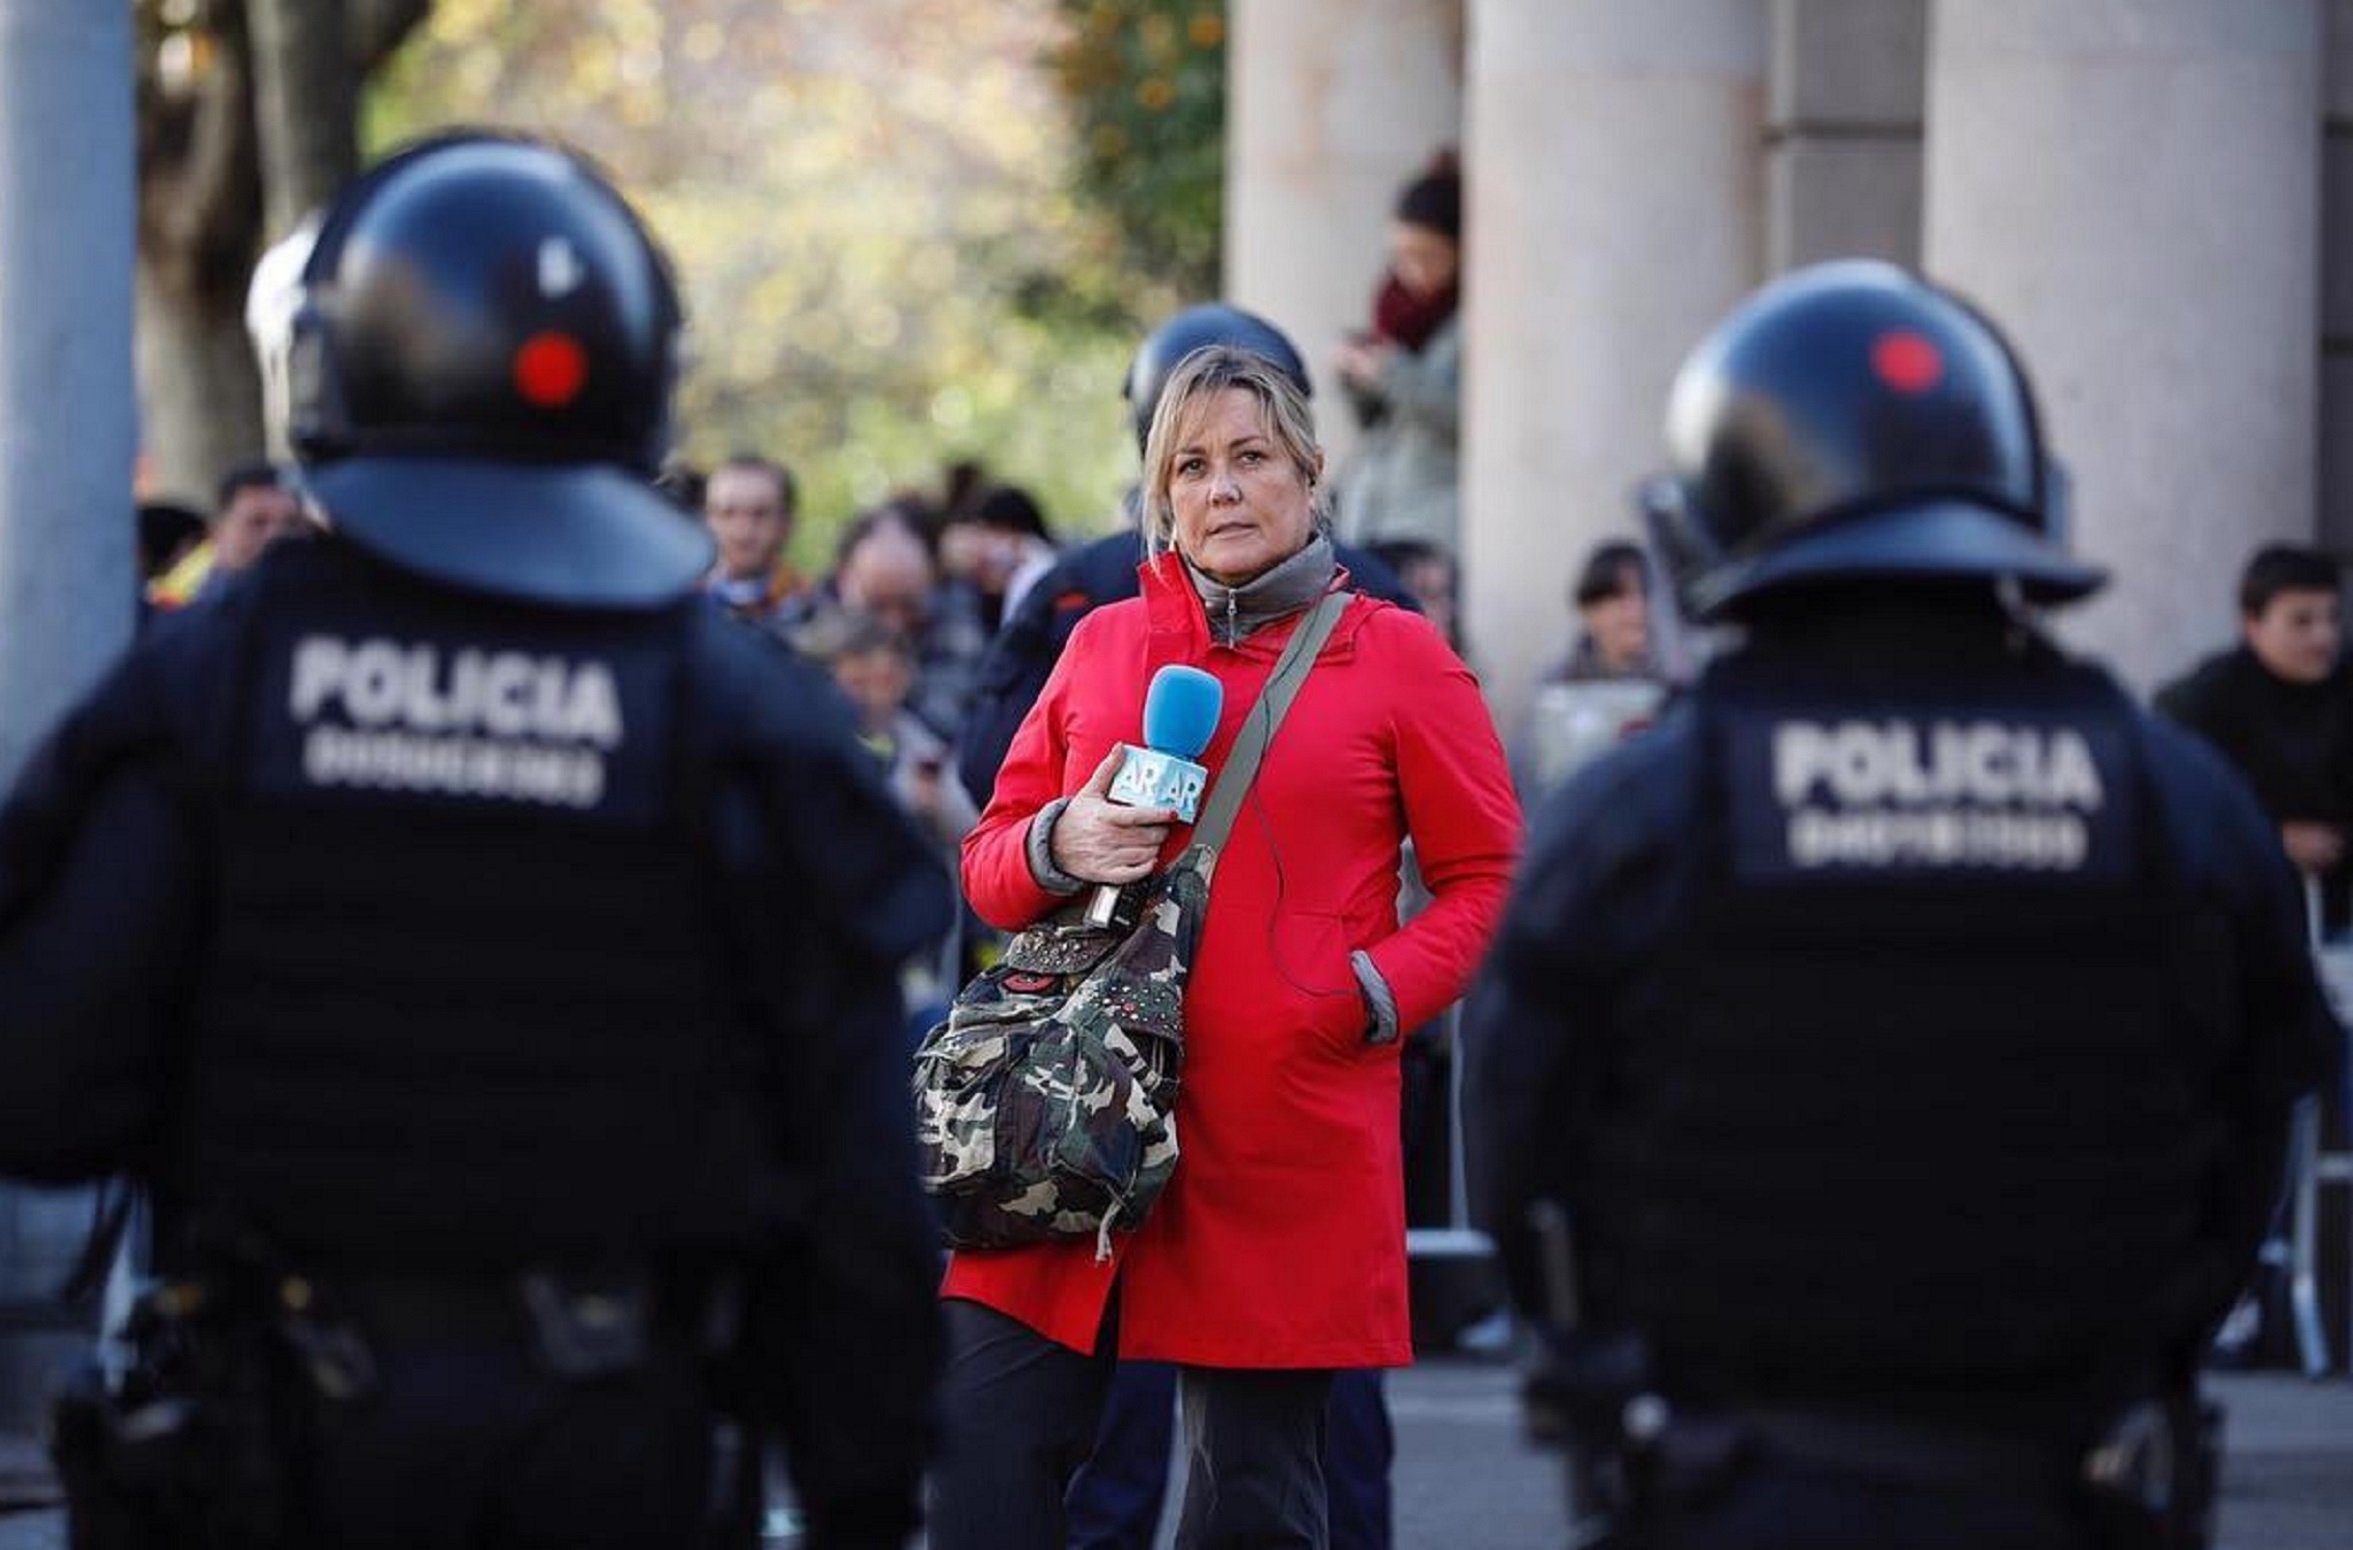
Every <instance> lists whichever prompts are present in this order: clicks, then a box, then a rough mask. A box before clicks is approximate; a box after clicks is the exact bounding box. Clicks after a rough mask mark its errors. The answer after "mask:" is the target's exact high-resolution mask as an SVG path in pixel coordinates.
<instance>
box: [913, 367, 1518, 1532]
mask: <svg viewBox="0 0 2353 1550" xmlns="http://www.w3.org/2000/svg"><path fill="white" fill-rule="evenodd" d="M1144 463H1145V482H1144V489H1145V492H1146V493H1145V509H1146V512H1147V532H1148V533H1149V535H1150V540H1151V547H1152V552H1153V558H1152V559H1151V560H1150V562H1149V563H1148V564H1147V566H1146V567H1145V570H1144V573H1143V576H1142V578H1141V581H1142V588H1143V591H1142V595H1141V596H1140V597H1138V598H1136V599H1132V600H1128V601H1123V602H1119V603H1114V604H1111V605H1109V606H1107V607H1105V608H1101V609H1098V610H1096V611H1095V612H1094V613H1093V614H1091V615H1090V616H1089V617H1088V619H1087V621H1086V622H1085V624H1083V625H1082V626H1081V627H1080V628H1079V630H1078V631H1077V632H1076V634H1075V635H1074V636H1073V637H1072V639H1071V642H1070V647H1069V649H1068V650H1067V651H1066V652H1065V653H1064V654H1063V656H1062V658H1061V660H1060V661H1059V663H1057V665H1056V667H1055V670H1054V674H1053V676H1052V678H1051V679H1049V681H1048V683H1047V686H1046V689H1045V692H1044V693H1043V695H1041V696H1040V698H1039V699H1038V702H1037V704H1036V705H1035V706H1034V707H1033V709H1032V710H1031V712H1030V714H1029V716H1028V717H1027V719H1026V720H1025V721H1024V722H1023V723H1022V726H1021V730H1020V731H1019V733H1018V734H1017V735H1016V737H1015V739H1014V744H1013V747H1012V749H1011V751H1010V752H1009V753H1008V755H1007V757H1006V760H1005V765H1004V768H1003V770H1002V771H1001V772H1000V774H999V776H998V779H997V784H996V791H995V794H994V796H993V797H992V799H991V801H990V803H989V805H988V807H987V809H986V810H985V811H984V812H983V814H982V817H981V821H980V824H979V825H978V827H976V828H975V829H974V831H973V833H972V835H971V837H970V838H968V839H967V840H966V841H965V848H964V879H965V885H966V889H967V893H968V896H969V898H970V899H971V901H972V904H973V906H974V908H975V909H977V910H978V911H979V912H980V913H981V914H982V916H983V917H984V918H987V919H989V920H990V921H991V922H992V923H994V924H996V925H998V926H1000V927H1002V928H1006V929H1016V928H1019V927H1021V926H1023V925H1026V924H1028V923H1029V922H1031V921H1034V920H1037V919H1039V918H1041V917H1042V916H1044V915H1046V914H1048V913H1050V912H1052V911H1054V910H1056V909H1058V908H1060V907H1062V906H1063V905H1064V904H1066V903H1067V902H1068V901H1069V899H1070V898H1071V897H1072V896H1073V895H1075V894H1076V893H1078V892H1080V891H1081V890H1083V889H1084V888H1086V887H1087V886H1088V885H1090V884H1103V883H1112V884H1127V883H1132V882H1135V881H1138V880H1140V879H1142V878H1144V877H1146V876H1148V875H1150V874H1151V873H1152V872H1153V871H1154V870H1155V869H1156V868H1157V867H1159V866H1161V865H1163V864H1164V863H1165V862H1166V860H1168V859H1169V858H1170V857H1172V856H1173V855H1174V854H1175V853H1176V851H1177V849H1178V848H1179V847H1181V845H1182V844H1183V842H1184V838H1185V836H1184V834H1183V832H1181V831H1180V830H1178V829H1177V827H1176V826H1175V825H1174V824H1173V822H1172V821H1171V815H1170V814H1168V813H1165V812H1158V811H1154V810H1150V809H1137V808H1127V807H1120V806H1116V805H1114V804H1112V803H1110V802H1109V801H1108V800H1106V798H1105V795H1104V793H1105V792H1106V790H1107V789H1108V786H1109V782H1110V780H1111V777H1112V774H1113V772H1114V771H1115V770H1116V768H1117V767H1118V764H1119V760H1120V753H1121V747H1122V744H1123V742H1135V741H1137V740H1138V737H1139V733H1140V726H1141V715H1142V710H1143V702H1144V696H1145V689H1146V684H1147V682H1148V680H1149V679H1150V677H1151V674H1152V672H1153V670H1154V668H1155V667H1156V666H1158V665H1160V664H1163V663H1168V662H1182V663H1187V664H1189V665H1192V666H1195V667H1198V668H1201V669H1202V670H1204V671H1207V672H1210V673H1212V674H1214V675H1215V676H1217V677H1218V678H1219V680H1220V681H1221V683H1222V684H1223V685H1224V696H1223V715H1222V718H1221V721H1220V725H1219V728H1218V730H1217V733H1216V735H1215V736H1214V737H1213V738H1212V740H1211V742H1210V744H1209V746H1208V748H1207V749H1206V750H1205V751H1204V752H1203V754H1202V756H1201V762H1202V763H1204V764H1206V765H1207V766H1209V767H1210V769H1211V770H1212V772H1213V778H1214V771H1216V770H1217V769H1218V768H1219V767H1220V766H1221V765H1222V763H1223V761H1224V759H1225V757H1226V753H1227V750H1229V749H1230V748H1231V746H1232V744H1233V741H1234V738H1235V736H1236V735H1237V733H1238V732H1239V731H1240V729H1241V724H1242V721H1243V718H1244V717H1245V716H1246V715H1247V714H1248V713H1249V709H1250V706H1251V704H1252V703H1253V701H1254V700H1255V699H1256V697H1257V695H1258V692H1259V690H1260V688H1261V687H1262V685H1263V683H1264V681H1265V679H1266V676H1267V674H1268V672H1269V671H1271V669H1272V666H1273V664H1274V661H1275V659H1276V657H1277V655H1278V654H1279V652H1280V650H1281V648H1282V646H1283V644H1284V642H1285V641H1286V640H1287V639H1288V638H1289V637H1290V635H1291V633H1292V631H1293V630H1295V629H1296V628H1297V627H1298V624H1299V622H1300V620H1301V619H1302V618H1303V617H1304V616H1305V615H1306V613H1307V611H1308V610H1309V609H1310V608H1311V607H1312V606H1314V605H1315V604H1317V603H1318V602H1319V601H1320V600H1321V599H1323V598H1324V597H1325V596H1326V595H1327V594H1328V593H1332V592H1334V591H1339V592H1341V593H1342V594H1343V595H1346V593H1345V583H1344V581H1343V578H1342V577H1341V576H1340V574H1339V570H1338V566H1337V563H1336V561H1335V559H1334V556H1333V550H1332V544H1331V540H1330V537H1329V533H1328V528H1327V521H1328V519H1327V518H1326V517H1325V515H1324V513H1323V509H1322V500H1321V496H1320V493H1319V491H1320V488H1321V485H1322V479H1323V457H1322V454H1321V452H1320V450H1319V449H1318V448H1317V446H1316V444H1315V440H1314V432H1313V422H1312V420H1311V419H1310V417H1309V413H1308V409H1307V401H1306V396H1305V394H1304V393H1302V392H1301V391H1300V388H1299V385H1298V383H1297V382H1296V380H1295V379H1294V378H1293V377H1292V376H1291V375H1290V374H1289V373H1288V372H1287V371H1286V370H1284V369H1283V368H1282V367H1281V366H1280V365H1278V364H1277V363H1276V362H1274V361H1272V360H1270V359H1268V358H1267V357H1265V356H1262V355H1258V354H1255V353H1251V352H1249V351H1246V350H1241V349H1235V348H1231V347H1210V348H1205V349H1201V350H1197V351H1195V352H1193V353H1191V354H1189V355H1187V356H1186V357H1185V358H1184V359H1183V360H1182V362H1181V363H1179V364H1178V365H1177V367H1176V368H1175V370H1174V372H1173V374H1172V375H1171V376H1170V377H1169V378H1168V379H1167V384H1166V388H1165V391H1164V392H1162V393H1161V394H1160V396H1159V400H1158V407H1157V409H1156V411H1155V413H1154V416H1153V420H1152V426H1151V432H1150V437H1149V440H1148V442H1147V447H1146V453H1145V459H1144ZM1244 811H1245V816H1244V818H1243V819H1242V821H1241V822H1240V823H1238V824H1237V825H1236V827H1235V829H1234V832H1233V834H1232V836H1231V838H1230V840H1229V841H1228V844H1227V846H1226V849H1225V851H1224V853H1223V854H1222V855H1221V856H1220V857H1219V858H1218V863H1217V875H1216V878H1215V881H1214V885H1213V887H1212V890H1211V894H1210V899H1209V905H1208V910H1207V916H1206V920H1205V922H1204V924H1203V927H1202V932H1201V939H1200V947H1199V951H1198V954H1197V955H1196V958H1195V961H1194V962H1193V964H1192V969H1191V977H1190V979H1189V980H1188V983H1187V985H1186V990H1185V997H1184V1024H1185V1030H1184V1036H1185V1051H1186V1054H1185V1061H1186V1064H1185V1084H1184V1088H1183V1093H1182V1096H1181V1097H1180V1098H1179V1100H1178V1108H1177V1122H1178V1129H1179V1131H1180V1133H1181V1134H1182V1136H1183V1138H1184V1139H1183V1158H1182V1161H1180V1162H1179V1164H1178V1165H1177V1169H1176V1172H1175V1175H1174V1177H1173V1179H1172V1180H1171V1182H1170V1183H1169V1185H1168V1189H1167V1192H1166V1193H1165V1194H1164V1195H1163V1196H1162V1197H1161V1199H1160V1201H1159V1204H1158V1205H1157V1206H1156V1207H1155V1208H1154V1210H1153V1212H1152V1214H1151V1215H1150V1216H1148V1217H1147V1218H1146V1219H1145V1220H1144V1221H1143V1223H1142V1224H1141V1225H1140V1226H1139V1227H1137V1228H1136V1229H1135V1231H1134V1232H1132V1233H1121V1234H1117V1235H1114V1236H1112V1237H1111V1238H1110V1239H1109V1252H1108V1254H1107V1255H1103V1256H1101V1257H1099V1255H1098V1246H1097V1244H1096V1243H1094V1242H1091V1241H1090V1242H1084V1243H1045V1244H1038V1245H1032V1246H1028V1247H1023V1248H1014V1249H1001V1250H991V1251H979V1252H976V1251H959V1252H958V1253H956V1254H955V1255H954V1256H953V1257H952V1258H951V1260H950V1263H949V1267H948V1273H947V1277H946V1280H945V1283H944V1285H943V1288H942V1294H943V1296H944V1297H945V1298H946V1299H947V1320H948V1326H949V1330H950V1342H951V1351H952V1356H951V1361H950V1369H949V1373H948V1377H947V1379H946V1382H945V1386H944V1389H943V1398H942V1408H943V1414H944V1418H945V1425H946V1428H947V1431H946V1437H945V1441H944V1444H943V1450H942V1457H941V1460H940V1464H939V1467H938V1470H937V1471H936V1473H935V1490H936V1504H937V1508H936V1513H935V1518H934V1528H933V1537H932V1543H933V1545H934V1546H935V1550H983V1547H986V1550H1002V1547H1008V1546H1015V1545H1020V1546H1057V1545H1060V1544H1062V1543H1063V1541H1064V1536H1065V1533H1066V1523H1065V1508H1064V1499H1065V1491H1066V1489H1067V1487H1068V1485H1069V1482H1070V1478H1071V1475H1072V1473H1073V1471H1074V1470H1075V1469H1076V1468H1077V1466H1078V1464H1079V1462H1080V1461H1081V1460H1082V1459H1084V1458H1085V1457H1086V1456H1087V1454H1088V1452H1089V1450H1090V1448H1091V1447H1092V1445H1093V1443H1094V1439H1095V1426H1096V1418H1097V1413H1098V1411H1099V1409H1100V1407H1101V1405H1102V1402H1103V1395H1104V1388H1105V1384H1106V1382H1107V1380H1108V1379H1109V1376H1110V1372H1111V1368H1112V1366H1113V1363H1114V1361H1115V1359H1116V1358H1120V1357H1145V1358H1157V1359H1160V1360H1164V1361H1171V1362H1175V1363H1177V1364H1178V1365H1179V1368H1180V1376H1179V1380H1178V1391H1179V1399H1180V1405H1181V1408H1182V1410H1183V1414H1184V1434H1185V1438H1186V1453H1187V1457H1188V1461H1189V1462H1188V1470H1187V1478H1186V1485H1185V1495H1184V1503H1183V1508H1182V1527H1181V1528H1180V1529H1179V1540H1180V1542H1181V1543H1186V1544H1204V1545H1243V1544H1263V1545H1273V1544H1283V1545H1303V1546H1316V1547H1321V1546H1323V1545H1325V1544H1326V1543H1327V1540H1328V1530H1327V1500H1326V1489H1325V1482H1324V1475H1323V1462H1322V1455H1323V1445H1324V1438H1325V1427H1326V1403H1327V1399H1328V1397H1329V1395H1330V1393H1331V1390H1332V1385H1333V1374H1334V1373H1335V1371H1338V1370H1341V1369H1363V1368H1379V1367H1386V1366H1397V1365H1402V1364H1404V1363H1406V1362H1409V1361H1410V1360H1411V1359H1412V1348H1411V1343H1410V1339H1409V1335H1408V1327H1407V1316H1406V1261H1405V1224H1404V1199H1403V1194H1404V1191H1403V1184H1402V1178H1401V1167H1400V1152H1399V1135H1398V1112H1399V1096H1398V1071H1397V1039H1398V1035H1399V1034H1400V1032H1402V1031H1403V1030H1404V1029H1406V1028H1410V1027H1413V1026H1416V1025H1418V1024H1420V1023H1422V1022H1425V1021H1427V1020H1428V1019H1429V1018H1431V1017H1432V1016H1434V1015H1435V1014H1436V1013H1437V1012H1438V1011H1439V1010H1440V1009H1441V1008H1442V1007H1444V1006H1445V1005H1446V1004H1447V1003H1449V1002H1451V1001H1452V1000H1453V999H1454V998H1455V997H1456V996H1457V995H1458V994H1459V993H1460V991H1461V989H1462V986H1463V985H1464V984H1465V983H1466V982H1467V980H1468V977H1469V975H1470V973H1471V971H1472V969H1473V967H1474V966H1475V964H1476V961H1477V958H1478V956H1479V954H1480V952H1481V951H1482V950H1483V948H1484V944H1485V940H1486V936H1487V932H1488V929H1489V926H1490V923H1491V922H1492V920H1493V918H1494V912H1495V911H1496V910H1497V909H1499V908H1500V906H1501V903H1502V896H1503V891H1504V888H1505V886H1506V883H1507V880H1508V877H1509V873H1510V868H1511V863H1512V858H1513V856H1514V854H1515V852H1516V850H1517V847H1518V843H1519V811H1518V806H1517V804H1516V802H1515V801H1514V799H1513V797H1512V793H1511V784H1510V781H1509V779H1508V777H1507V775H1506V773H1505V770H1504V763H1503V754H1502V749H1501V747H1500V746H1499V745H1498V742H1497V739H1496V736H1495V731H1494V727H1493V724H1492V722H1491V721H1490V720H1489V718H1488V714H1487V710H1486V706H1485V703H1484V701H1483V700H1482V699H1481V698H1480V695H1479V691H1478V686H1477V683H1476V681H1475V680H1474V679H1473V678H1472V676H1471V674H1470V672H1469V670H1468V669H1467V668H1465V667H1464V666H1463V664H1462V662H1461V660H1460V659H1459V658H1458V657H1456V656H1455V655H1454V654H1453V652H1451V651H1450V650H1448V649H1447V647H1446V645H1445V643H1444V642H1443V641H1442V640H1440V639H1439V637H1438V635H1437V633H1436V632H1435V631H1434V630H1432V629H1431V628H1430V626H1429V623H1428V621H1426V620H1423V619H1421V618H1418V617H1416V616H1414V615H1412V614H1410V613H1407V612H1405V611H1403V610H1401V609H1397V608H1395V607H1392V606H1389V605H1386V604H1382V603H1379V602H1376V601H1373V600H1371V599H1368V598H1364V597H1362V596H1352V597H1350V598H1349V602H1348V606H1347V608H1346V611H1345V612H1344V613H1343V615H1342V616H1341V618H1340V621H1339V624H1338V627H1337V628H1336V630H1335V631H1334V633H1333V636H1332V638H1331V640H1330V641H1329V642H1328V643H1327V644H1326V646H1325V648H1324V650H1323V652H1322V654H1321V655H1320V656H1319V657H1318V658H1317V659H1316V662H1315V665H1314V668H1313V670H1312V671H1311V672H1309V673H1308V675H1307V677H1306V679H1305V681H1304V685H1303V687H1302V688H1301V691H1300V693H1299V696H1298V699H1297V701H1296V702H1295V704H1294V705H1293V707H1292V709H1291V712H1290V717H1289V719H1288V720H1286V721H1285V722H1284V723H1283V726H1282V728H1281V730H1280V732H1279V733H1278V734H1277V736H1276V737H1275V739H1274V741H1273V743H1272V745H1271V746H1270V747H1269V749H1268V750H1267V754H1266V758H1265V763H1264V765H1263V767H1262V768H1261V769H1260V770H1259V772H1258V776H1257V780H1256V782H1255V783H1254V785H1253V786H1252V788H1251V793H1250V798H1249V801H1248V803H1247V804H1246V807H1245V809H1244ZM1253 815H1254V816H1253ZM1409 835H1410V836H1411V837H1412V838H1413V840H1414V842H1415V844H1416V846H1417V849H1418V852H1419V855H1420V859H1421V866H1422V873H1423V877H1424V879H1425V881H1426V882H1427V883H1428V885H1429V887H1430V890H1431V893H1432V894H1433V896H1434V902H1433V903H1432V904H1431V905H1430V906H1429V908H1427V909H1425V910H1424V911H1422V912H1421V913H1420V914H1419V915H1417V916H1415V917H1414V919H1413V920H1412V921H1411V922H1410V923H1407V924H1405V925H1403V926H1400V925H1399V924H1398V913H1397V891H1398V863H1399V853H1400V849H1401V847H1402V845H1403V844H1404V842H1405V840H1406V839H1407V837H1408V836H1409Z"/></svg>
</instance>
